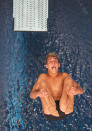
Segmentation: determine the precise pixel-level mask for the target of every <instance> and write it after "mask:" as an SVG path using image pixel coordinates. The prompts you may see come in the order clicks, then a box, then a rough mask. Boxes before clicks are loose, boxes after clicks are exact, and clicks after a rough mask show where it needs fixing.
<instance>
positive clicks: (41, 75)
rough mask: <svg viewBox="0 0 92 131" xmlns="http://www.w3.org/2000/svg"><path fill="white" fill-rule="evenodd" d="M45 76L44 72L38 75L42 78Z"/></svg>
mask: <svg viewBox="0 0 92 131" xmlns="http://www.w3.org/2000/svg"><path fill="white" fill-rule="evenodd" d="M46 76H47V74H46V73H41V74H40V75H39V78H44V77H46Z"/></svg>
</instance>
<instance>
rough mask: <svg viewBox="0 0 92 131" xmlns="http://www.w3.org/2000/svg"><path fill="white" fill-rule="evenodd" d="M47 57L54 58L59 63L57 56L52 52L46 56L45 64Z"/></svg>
mask: <svg viewBox="0 0 92 131" xmlns="http://www.w3.org/2000/svg"><path fill="white" fill-rule="evenodd" d="M49 57H55V58H56V59H57V60H58V61H59V58H58V55H57V54H56V53H54V52H51V53H48V55H47V56H46V63H47V60H48V58H49Z"/></svg>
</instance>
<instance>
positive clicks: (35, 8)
mask: <svg viewBox="0 0 92 131" xmlns="http://www.w3.org/2000/svg"><path fill="white" fill-rule="evenodd" d="M13 18H14V31H47V20H48V0H13Z"/></svg>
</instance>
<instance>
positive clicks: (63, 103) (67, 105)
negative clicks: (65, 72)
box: [59, 78, 74, 114]
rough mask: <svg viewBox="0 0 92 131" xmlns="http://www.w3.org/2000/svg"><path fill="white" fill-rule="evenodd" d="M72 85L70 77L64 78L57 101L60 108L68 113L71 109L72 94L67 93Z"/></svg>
mask: <svg viewBox="0 0 92 131" xmlns="http://www.w3.org/2000/svg"><path fill="white" fill-rule="evenodd" d="M72 86H73V81H72V79H71V78H68V79H66V81H65V82H64V86H63V91H62V96H61V98H60V102H59V106H60V110H61V111H63V112H65V114H68V113H70V112H72V110H73V101H74V96H70V95H69V94H68V93H69V90H70V89H71V87H72Z"/></svg>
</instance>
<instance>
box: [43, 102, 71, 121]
mask: <svg viewBox="0 0 92 131" xmlns="http://www.w3.org/2000/svg"><path fill="white" fill-rule="evenodd" d="M55 102H56V109H57V111H58V113H59V116H53V115H48V114H44V116H45V117H46V118H47V119H49V120H53V121H57V120H63V119H65V118H66V117H67V116H68V115H69V114H65V113H64V112H62V111H61V110H60V108H59V101H55Z"/></svg>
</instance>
